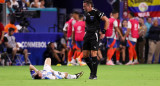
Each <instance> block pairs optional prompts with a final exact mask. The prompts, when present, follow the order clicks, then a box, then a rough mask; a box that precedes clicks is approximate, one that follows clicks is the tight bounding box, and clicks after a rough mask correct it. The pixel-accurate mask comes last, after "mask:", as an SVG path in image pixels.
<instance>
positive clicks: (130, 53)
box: [128, 47, 133, 61]
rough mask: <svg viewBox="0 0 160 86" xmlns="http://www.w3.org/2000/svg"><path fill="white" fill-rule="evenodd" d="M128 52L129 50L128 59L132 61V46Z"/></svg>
mask: <svg viewBox="0 0 160 86" xmlns="http://www.w3.org/2000/svg"><path fill="white" fill-rule="evenodd" d="M128 52H129V61H132V60H133V48H132V47H129V48H128Z"/></svg>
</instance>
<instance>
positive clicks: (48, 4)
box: [45, 0, 54, 7]
mask: <svg viewBox="0 0 160 86" xmlns="http://www.w3.org/2000/svg"><path fill="white" fill-rule="evenodd" d="M53 1H54V0H45V7H53Z"/></svg>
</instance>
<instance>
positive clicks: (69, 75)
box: [67, 74, 77, 79]
mask: <svg viewBox="0 0 160 86" xmlns="http://www.w3.org/2000/svg"><path fill="white" fill-rule="evenodd" d="M67 79H77V76H76V75H71V74H68V76H67Z"/></svg>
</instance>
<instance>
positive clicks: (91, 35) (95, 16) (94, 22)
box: [83, 0, 109, 79]
mask: <svg viewBox="0 0 160 86" xmlns="http://www.w3.org/2000/svg"><path fill="white" fill-rule="evenodd" d="M83 9H84V11H85V14H84V16H85V22H86V29H85V32H86V34H85V36H84V44H83V58H84V60H85V61H86V63H87V65H88V67H89V68H90V71H91V73H90V77H89V79H97V68H98V61H97V51H98V47H99V45H98V44H99V35H102V34H99V31H100V21H101V20H103V21H104V22H105V27H104V29H105V30H107V28H108V25H109V20H108V18H107V17H106V16H105V14H104V13H103V12H100V11H99V10H97V9H95V8H94V7H93V2H92V0H84V1H83ZM104 34H105V31H104V33H103V35H104ZM90 53H91V58H89V57H90Z"/></svg>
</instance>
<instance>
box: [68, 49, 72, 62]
mask: <svg viewBox="0 0 160 86" xmlns="http://www.w3.org/2000/svg"><path fill="white" fill-rule="evenodd" d="M72 56H73V51H72V50H69V52H68V62H71V61H72Z"/></svg>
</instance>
